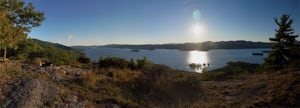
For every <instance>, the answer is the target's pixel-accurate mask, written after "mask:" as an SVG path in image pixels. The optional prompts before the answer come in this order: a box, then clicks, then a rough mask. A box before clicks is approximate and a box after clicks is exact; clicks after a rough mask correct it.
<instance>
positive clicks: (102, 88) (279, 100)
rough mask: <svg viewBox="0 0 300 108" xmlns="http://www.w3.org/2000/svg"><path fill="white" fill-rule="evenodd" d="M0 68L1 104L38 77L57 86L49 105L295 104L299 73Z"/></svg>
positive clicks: (16, 65)
mask: <svg viewBox="0 0 300 108" xmlns="http://www.w3.org/2000/svg"><path fill="white" fill-rule="evenodd" d="M0 69H1V70H0V80H1V81H0V88H1V89H0V104H1V105H4V104H6V103H7V102H8V101H9V100H10V99H11V98H12V97H13V96H11V94H14V92H16V91H15V88H16V87H17V88H18V87H20V86H22V85H24V84H23V83H21V82H23V81H24V79H38V80H40V81H42V82H46V83H48V84H50V85H53V86H55V87H57V88H59V90H58V91H57V92H58V94H57V96H56V97H55V96H52V97H55V98H53V99H48V100H51V101H45V102H44V101H42V103H43V104H42V105H43V106H48V107H51V106H55V107H58V106H66V105H75V106H76V105H79V106H80V105H84V106H86V107H91V108H92V107H103V106H104V107H105V106H109V105H116V106H121V107H149V108H150V107H164V108H166V107H170V108H174V107H175V108H176V107H188V108H190V107H196V108H197V107H250V106H253V107H259V106H269V107H274V106H279V107H280V106H281V107H282V106H296V107H299V106H300V105H299V103H300V102H299V100H300V99H299V97H300V93H299V91H300V86H299V85H300V82H299V79H300V73H299V72H281V73H278V72H270V73H255V74H242V75H239V76H236V77H235V78H231V79H226V80H224V81H215V80H208V81H200V80H201V78H202V77H203V76H201V74H197V73H189V72H188V73H185V72H177V71H175V70H172V69H170V68H168V67H165V66H160V65H153V66H148V67H146V68H143V69H141V70H130V69H114V68H108V69H99V68H96V67H95V66H93V65H92V66H89V67H86V68H74V67H70V66H55V67H38V66H35V65H32V64H24V63H19V62H16V61H13V62H10V63H7V64H2V63H1V64H0ZM25 85H26V84H25ZM44 91H47V90H44ZM21 95H22V94H21ZM50 97H51V96H50ZM50 97H49V98H50ZM20 100H21V99H20ZM25 101H26V99H25Z"/></svg>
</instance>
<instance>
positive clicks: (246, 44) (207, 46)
mask: <svg viewBox="0 0 300 108" xmlns="http://www.w3.org/2000/svg"><path fill="white" fill-rule="evenodd" d="M88 47H107V48H121V49H123V48H124V49H137V50H155V49H175V50H180V51H192V50H198V51H208V50H211V49H257V48H271V47H272V43H267V42H252V41H243V40H241V41H219V42H211V41H207V42H202V43H183V44H144V45H129V44H110V45H101V46H72V48H76V49H85V48H88Z"/></svg>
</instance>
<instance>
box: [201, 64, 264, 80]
mask: <svg viewBox="0 0 300 108" xmlns="http://www.w3.org/2000/svg"><path fill="white" fill-rule="evenodd" d="M258 67H259V64H252V63H244V62H228V63H227V66H225V67H223V68H220V69H216V70H212V71H209V72H203V74H202V80H216V81H223V80H227V79H232V78H233V77H235V76H237V75H242V74H251V73H254V72H255V71H256V70H257V68H258Z"/></svg>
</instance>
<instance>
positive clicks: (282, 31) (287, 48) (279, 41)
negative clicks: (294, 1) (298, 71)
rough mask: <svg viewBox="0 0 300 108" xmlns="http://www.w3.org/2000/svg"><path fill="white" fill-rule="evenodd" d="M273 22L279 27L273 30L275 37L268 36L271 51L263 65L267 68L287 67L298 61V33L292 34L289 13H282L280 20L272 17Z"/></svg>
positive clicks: (291, 21)
mask: <svg viewBox="0 0 300 108" xmlns="http://www.w3.org/2000/svg"><path fill="white" fill-rule="evenodd" d="M274 21H275V23H276V24H277V25H278V27H279V29H277V30H275V31H276V34H275V38H270V39H269V40H270V41H273V42H274V44H273V47H272V49H273V50H272V51H271V52H270V54H269V56H268V57H267V58H266V59H265V62H264V65H265V66H267V68H269V69H283V68H287V67H288V66H289V65H290V64H295V63H296V64H298V63H299V55H298V52H297V50H295V49H297V47H298V45H297V44H296V38H297V37H298V35H293V34H294V29H293V28H292V26H291V25H292V24H293V20H292V19H290V15H286V14H284V15H282V16H281V18H280V21H279V20H278V19H277V18H274Z"/></svg>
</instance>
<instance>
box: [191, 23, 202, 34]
mask: <svg viewBox="0 0 300 108" xmlns="http://www.w3.org/2000/svg"><path fill="white" fill-rule="evenodd" d="M191 32H192V33H193V34H194V35H196V36H200V35H201V34H203V33H204V32H205V29H204V27H203V26H202V25H200V24H194V25H192V27H191Z"/></svg>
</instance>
